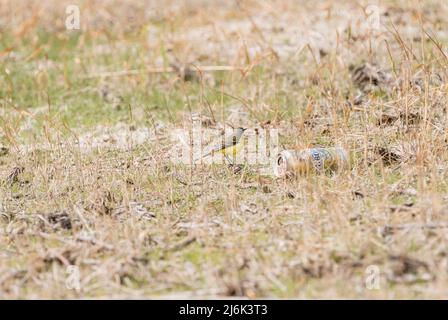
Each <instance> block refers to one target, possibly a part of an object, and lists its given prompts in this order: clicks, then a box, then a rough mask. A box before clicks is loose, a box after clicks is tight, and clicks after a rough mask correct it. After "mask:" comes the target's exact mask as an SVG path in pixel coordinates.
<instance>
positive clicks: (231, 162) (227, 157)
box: [224, 154, 234, 167]
mask: <svg viewBox="0 0 448 320" xmlns="http://www.w3.org/2000/svg"><path fill="white" fill-rule="evenodd" d="M224 156H225V157H226V159H227V161H228V162H229V167H233V165H234V163H233V161H231V160H230V158H229V156H228V155H227V154H224Z"/></svg>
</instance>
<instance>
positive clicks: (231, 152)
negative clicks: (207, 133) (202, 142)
mask: <svg viewBox="0 0 448 320" xmlns="http://www.w3.org/2000/svg"><path fill="white" fill-rule="evenodd" d="M246 130H247V128H242V127H239V128H237V129H234V130H233V133H232V134H231V135H229V136H227V137H226V138H225V139H222V141H221V142H220V143H217V144H215V145H213V146H211V147H209V148H207V151H205V153H204V155H203V156H202V158H205V157H207V156H209V155H211V154H214V153H216V152H221V153H222V154H223V155H224V156H225V157H226V159H227V160H228V161H229V162H230V163H231V164H232V165H233V162H232V161H231V160H230V159H229V156H231V157H232V158H235V157H236V155H237V153H238V152H239V151H240V149H241V148H242V147H243V146H244V144H243V143H241V141H242V140H241V137H242V136H243V133H244V131H246Z"/></svg>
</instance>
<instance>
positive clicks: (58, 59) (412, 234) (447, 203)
mask: <svg viewBox="0 0 448 320" xmlns="http://www.w3.org/2000/svg"><path fill="white" fill-rule="evenodd" d="M69 2H70V3H73V2H76V1H69ZM69 2H66V1H44V2H42V1H31V0H23V1H19V2H18V3H17V1H2V5H1V6H0V16H1V17H2V19H1V20H0V31H1V32H0V34H1V35H0V74H1V78H0V104H1V106H0V108H1V109H0V119H1V122H0V142H1V143H2V149H1V150H0V177H1V179H2V183H1V186H0V197H1V198H0V297H1V298H80V297H81V298H100V297H101V298H103V297H170V298H179V297H183V298H192V297H200V298H212V297H230V296H232V297H249V298H260V297H276V298H446V297H447V296H448V287H447V275H448V274H447V271H448V257H447V253H448V251H447V244H448V242H447V240H448V238H447V234H448V233H447V230H448V229H447V228H448V216H447V214H448V211H447V210H448V194H447V190H448V189H447V182H446V181H447V176H448V171H447V165H446V163H447V160H448V150H447V134H446V132H447V131H446V124H447V120H448V118H447V115H446V114H447V113H446V106H447V93H448V86H447V83H446V79H447V66H448V63H447V61H448V59H447V56H446V54H448V53H447V52H446V49H445V45H446V43H447V41H448V34H447V33H446V28H447V24H448V22H447V20H446V17H447V16H448V7H447V6H446V4H445V1H435V0H434V1H430V0H428V1H400V0H394V1H392V0H391V1H379V2H375V3H373V4H377V5H378V6H379V7H380V8H381V23H382V24H381V29H380V30H373V31H372V30H370V29H369V28H368V27H366V25H365V22H366V13H365V12H364V9H365V8H366V6H367V5H368V4H369V3H368V2H366V1H354V0H353V1H341V2H339V1H320V2H317V3H316V1H301V2H300V4H298V2H297V1H292V0H291V1H288V0H284V1H280V0H278V1H261V0H252V1H235V2H231V1H169V2H167V1H151V2H150V3H146V4H145V3H141V2H139V1H126V2H121V1H80V2H79V4H80V7H81V18H82V23H81V32H74V31H67V30H65V27H64V20H65V6H66V4H67V3H69ZM319 34H320V35H319ZM364 62H367V63H368V64H363V63H364ZM186 63H194V64H195V65H198V66H201V65H202V66H204V65H206V66H231V67H234V68H235V69H236V70H234V71H216V72H205V73H204V74H203V75H202V77H201V76H200V75H199V76H198V74H197V73H196V72H189V73H188V74H187V73H185V72H183V73H181V74H178V73H177V72H175V71H176V70H172V71H174V72H157V73H148V72H146V71H145V70H147V69H151V70H154V68H156V69H157V68H158V69H157V70H160V68H162V69H164V68H168V67H173V66H174V67H173V69H176V67H175V66H183V65H184V64H186ZM360 66H361V67H360ZM193 69H194V68H193ZM212 69H213V68H212ZM127 70H142V71H141V73H139V74H135V72H133V74H130V75H129V74H128V75H116V76H112V77H106V76H101V75H102V74H103V75H106V74H104V72H110V71H119V72H123V71H124V72H125V73H126V72H127ZM89 76H91V77H89ZM186 80H188V81H186ZM191 111H195V112H200V113H203V114H207V115H209V116H213V117H215V120H216V122H217V123H218V125H217V126H218V127H219V126H220V125H223V124H224V123H227V124H231V125H240V124H245V125H248V126H250V127H261V126H262V127H266V128H278V129H279V130H280V142H281V145H282V147H284V148H305V147H311V146H333V145H342V146H344V147H345V148H347V149H348V150H350V152H351V157H352V168H351V170H349V171H347V172H342V173H339V174H335V175H309V176H307V177H298V178H295V179H275V178H273V177H269V176H268V177H267V176H262V175H260V174H259V173H258V172H257V170H256V168H253V167H251V166H248V167H246V168H245V169H243V170H242V171H241V172H239V173H238V174H234V173H233V172H232V170H229V169H228V168H227V167H226V166H220V165H215V166H196V167H194V168H191V167H188V166H182V165H175V164H172V163H170V161H169V157H168V155H167V151H168V150H169V149H170V148H171V147H172V146H173V144H174V141H172V140H171V139H170V136H169V132H170V131H171V130H173V129H175V128H179V127H182V125H184V124H185V119H188V116H187V117H186V116H185V114H186V113H187V114H188V113H189V112H191ZM70 265H75V266H78V267H79V268H80V274H81V290H80V291H75V290H70V289H67V287H66V279H67V274H66V271H67V267H68V266H70ZM371 265H374V266H378V267H379V270H380V271H381V274H380V288H379V289H378V290H369V289H368V288H367V287H366V285H365V281H366V268H368V267H369V266H371Z"/></svg>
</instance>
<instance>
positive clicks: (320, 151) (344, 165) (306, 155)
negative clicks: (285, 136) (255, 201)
mask: <svg viewBox="0 0 448 320" xmlns="http://www.w3.org/2000/svg"><path fill="white" fill-rule="evenodd" d="M348 168H349V156H348V153H347V151H346V150H345V149H343V148H340V147H336V148H312V149H306V150H283V151H282V152H280V153H279V154H278V156H277V160H276V162H275V164H274V168H273V169H274V174H275V175H276V176H277V177H285V176H290V175H294V174H298V175H300V174H307V173H310V172H325V171H339V170H345V169H348Z"/></svg>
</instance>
